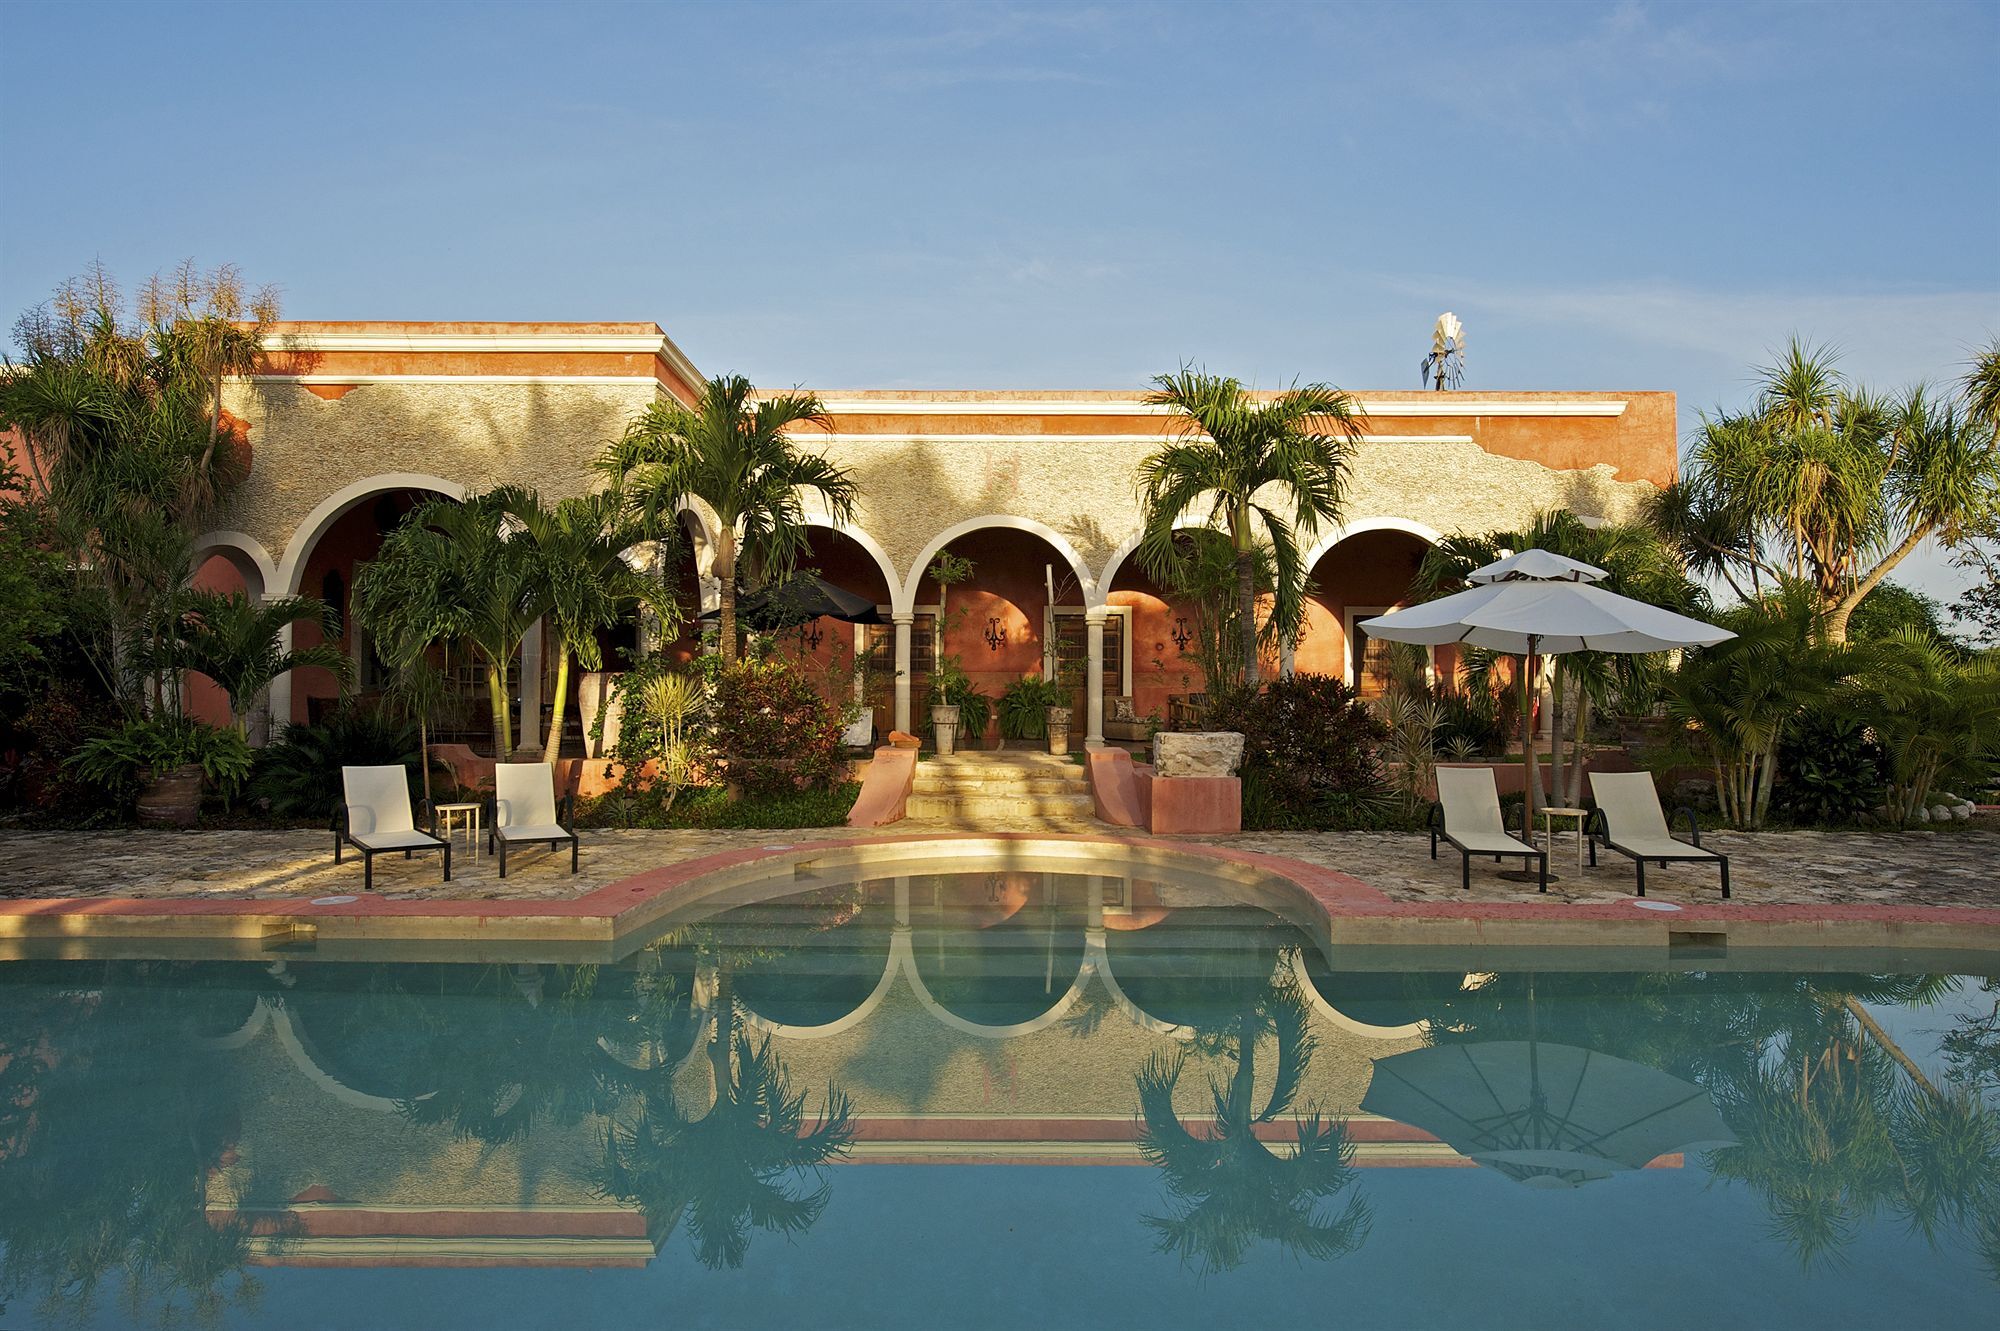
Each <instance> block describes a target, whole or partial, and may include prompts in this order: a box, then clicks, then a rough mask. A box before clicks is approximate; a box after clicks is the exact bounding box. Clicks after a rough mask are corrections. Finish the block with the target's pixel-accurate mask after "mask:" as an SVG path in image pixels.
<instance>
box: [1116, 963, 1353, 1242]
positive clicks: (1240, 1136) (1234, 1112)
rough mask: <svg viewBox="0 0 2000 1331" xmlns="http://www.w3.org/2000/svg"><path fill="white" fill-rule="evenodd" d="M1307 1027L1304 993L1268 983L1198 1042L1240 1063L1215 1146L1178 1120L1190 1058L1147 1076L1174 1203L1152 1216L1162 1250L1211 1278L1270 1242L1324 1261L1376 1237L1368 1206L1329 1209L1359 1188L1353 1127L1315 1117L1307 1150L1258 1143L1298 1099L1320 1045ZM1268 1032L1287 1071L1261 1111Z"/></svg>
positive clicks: (1156, 1059) (1180, 1054)
mask: <svg viewBox="0 0 2000 1331" xmlns="http://www.w3.org/2000/svg"><path fill="white" fill-rule="evenodd" d="M1306 1023H1307V1016H1306V1002H1305V998H1304V995H1302V994H1301V993H1300V992H1299V990H1298V987H1297V985H1296V984H1295V983H1294V982H1292V981H1290V980H1289V979H1281V980H1276V981H1267V982H1266V984H1265V985H1264V986H1263V993H1262V994H1261V995H1258V996H1256V997H1255V998H1254V999H1253V1000H1252V1001H1251V1002H1249V1003H1246V1004H1244V1005H1242V1006H1241V1007H1239V1009H1238V1010H1237V1012H1236V1013H1235V1014H1234V1021H1233V1022H1232V1023H1230V1024H1229V1026H1228V1027H1218V1028H1212V1029H1211V1030H1210V1031H1208V1032H1204V1033H1203V1034H1202V1035H1201V1036H1200V1037H1198V1039H1199V1040H1200V1042H1201V1043H1203V1044H1205V1045H1208V1046H1209V1047H1210V1048H1212V1049H1215V1050H1216V1051H1217V1052H1219V1053H1220V1055H1221V1056H1222V1057H1225V1058H1228V1059H1229V1060H1231V1061H1232V1062H1233V1063H1234V1065H1235V1067H1234V1070H1233V1072H1232V1073H1231V1074H1230V1077H1229V1079H1228V1082H1227V1083H1226V1084H1225V1083H1223V1082H1220V1081H1217V1080H1214V1079H1211V1080H1210V1082H1209V1090H1210V1093H1211V1095H1212V1097H1213V1099H1214V1104H1215V1126H1214V1129H1213V1131H1212V1133H1210V1134H1209V1135H1207V1136H1196V1135H1195V1134H1194V1133H1192V1132H1190V1131H1188V1129H1187V1128H1186V1127H1185V1126H1184V1125H1183V1124H1182V1123H1181V1121H1180V1118H1179V1116H1178V1115H1177V1114H1176V1113H1175V1111H1174V1091H1175V1088H1176V1087H1177V1086H1178V1084H1179V1082H1180V1076H1181V1072H1182V1070H1183V1069H1184V1067H1185V1066H1186V1063H1187V1054H1186V1052H1185V1051H1176V1052H1174V1053H1172V1054H1155V1055H1154V1056H1153V1057H1152V1058H1151V1059H1149V1060H1148V1061H1147V1063H1146V1066H1145V1067H1144V1069H1143V1070H1141V1071H1140V1073H1139V1078H1138V1081H1139V1109H1140V1115H1141V1117H1142V1118H1143V1120H1144V1122H1145V1131H1144V1134H1143V1135H1142V1136H1141V1138H1140V1143H1139V1145H1140V1150H1141V1151H1142V1152H1143V1153H1144V1155H1145V1157H1146V1159H1147V1160H1149V1161H1150V1162H1152V1163H1153V1164H1156V1165H1158V1166H1159V1167H1160V1172H1161V1175H1162V1177H1163V1179H1164V1181H1165V1183H1166V1187H1167V1191H1168V1192H1169V1193H1170V1194H1171V1195H1172V1198H1173V1213H1172V1214H1170V1215H1166V1216H1147V1217H1146V1224H1147V1225H1148V1226H1150V1227H1151V1228H1152V1230H1153V1231H1154V1233H1155V1234H1157V1235H1158V1236H1159V1243H1158V1248H1159V1251H1161V1252H1173V1253H1178V1254H1179V1256H1180V1258H1181V1261H1182V1262H1184V1263H1189V1264H1196V1265H1199V1267H1200V1268H1201V1270H1202V1271H1203V1273H1204V1274H1206V1273H1208V1272H1212V1271H1227V1270H1231V1269H1233V1268H1235V1267H1236V1266H1238V1265H1240V1264H1241V1263H1242V1262H1243V1260H1244V1259H1245V1257H1247V1256H1248V1254H1249V1250H1250V1247H1251V1245H1252V1244H1253V1243H1255V1242H1256V1241H1258V1240H1260V1239H1262V1240H1269V1241H1271V1242H1275V1243H1278V1244H1280V1245H1282V1246H1283V1247H1284V1248H1286V1249H1288V1250H1289V1251H1291V1252H1293V1253H1295V1254H1299V1255H1302V1256H1306V1257H1311V1258H1314V1259H1317V1260H1322V1261H1324V1260H1328V1259H1331V1258H1335V1257H1340V1256H1343V1255H1345V1254H1347V1253H1350V1252H1352V1251H1354V1250H1355V1249H1356V1248H1358V1247H1359V1246H1360V1245H1361V1242H1362V1240H1363V1239H1364V1238H1366V1237H1367V1234H1368V1208H1367V1206H1366V1204H1365V1203H1364V1202H1363V1201H1362V1200H1361V1199H1360V1198H1359V1197H1352V1198H1349V1199H1348V1202H1347V1205H1346V1206H1345V1207H1344V1208H1342V1209H1341V1210H1339V1211H1338V1212H1333V1211H1328V1210H1325V1209H1323V1208H1322V1206H1321V1203H1322V1202H1323V1201H1325V1200H1326V1199H1327V1198H1330V1197H1333V1196H1334V1195H1335V1194H1337V1193H1339V1192H1340V1191H1341V1190H1343V1189H1344V1188H1346V1187H1347V1186H1348V1185H1349V1184H1350V1183H1352V1182H1353V1181H1354V1164H1353V1159H1354V1145H1353V1143H1352V1142H1351V1141H1349V1140H1348V1137H1347V1130H1346V1126H1345V1124H1343V1123H1341V1122H1339V1121H1337V1120H1329V1121H1323V1120H1322V1119H1321V1118H1320V1115H1319V1113H1318V1111H1317V1110H1312V1109H1308V1110H1307V1111H1306V1112H1305V1114H1304V1115H1303V1116H1300V1117H1297V1118H1296V1119H1295V1120H1294V1121H1295V1123H1296V1127H1297V1134H1298V1140H1297V1145H1296V1146H1295V1147H1294V1148H1293V1149H1292V1150H1291V1151H1290V1152H1288V1153H1285V1152H1279V1151H1274V1150H1273V1149H1272V1148H1271V1147H1270V1146H1269V1145H1267V1144H1266V1142H1265V1141H1264V1140H1263V1139H1262V1138H1260V1137H1259V1136H1258V1133H1257V1129H1258V1128H1259V1127H1260V1126H1263V1125H1265V1124H1270V1123H1273V1122H1275V1121H1276V1120H1277V1119H1278V1117H1279V1116H1280V1115H1282V1114H1285V1113H1287V1112H1289V1111H1290V1110H1291V1108H1292V1105H1293V1102H1294V1101H1295V1100H1296V1099H1297V1098H1298V1093H1299V1086H1300V1083H1301V1081H1302V1080H1303V1079H1304V1077H1305V1071H1306V1067H1307V1064H1308V1063H1310V1061H1311V1059H1312V1053H1313V1047H1314V1040H1313V1037H1312V1033H1311V1032H1310V1031H1309V1030H1308V1029H1307V1024H1306ZM1225 1032H1226V1033H1225ZM1266 1034H1269V1035H1271V1036H1273V1037H1274V1038H1275V1042H1276V1044H1277V1052H1278V1063H1277V1068H1276V1071H1275V1076H1274V1082H1273V1085H1272V1087H1271V1091H1270V1094H1269V1096H1268V1097H1266V1099H1265V1103H1264V1107H1263V1108H1262V1109H1261V1110H1259V1109H1257V1108H1256V1107H1255V1104H1256V1081H1257V1071H1256V1051H1257V1044H1258V1042H1259V1040H1260V1039H1262V1038H1263V1037H1264V1036H1265V1035H1266Z"/></svg>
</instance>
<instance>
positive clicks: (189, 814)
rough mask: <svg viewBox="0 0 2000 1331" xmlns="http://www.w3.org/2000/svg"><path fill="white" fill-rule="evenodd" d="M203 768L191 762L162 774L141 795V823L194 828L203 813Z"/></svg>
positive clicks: (147, 784)
mask: <svg viewBox="0 0 2000 1331" xmlns="http://www.w3.org/2000/svg"><path fill="white" fill-rule="evenodd" d="M201 783H202V776H201V768H200V766H199V765H197V764H194V763H189V764H188V765H187V766H185V767H176V768H174V769H173V770H172V771H171V772H162V773H160V774H159V775H158V776H156V777H154V778H153V779H152V780H151V781H148V782H147V783H146V786H145V789H143V790H141V791H140V792H139V821H140V822H142V823H146V824H149V825H150V826H153V827H193V826H194V820H195V815H196V814H198V813H200V812H201Z"/></svg>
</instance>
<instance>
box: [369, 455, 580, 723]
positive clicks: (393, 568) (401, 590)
mask: <svg viewBox="0 0 2000 1331" xmlns="http://www.w3.org/2000/svg"><path fill="white" fill-rule="evenodd" d="M507 517H508V513H507V511H506V509H505V508H504V507H503V506H502V505H501V503H500V501H499V500H498V499H496V498H495V497H494V496H493V495H491V494H486V495H469V496H467V497H466V499H465V500H464V502H462V503H460V502H455V501H453V500H449V499H432V500H429V501H426V502H425V503H423V504H420V505H418V506H417V507H416V508H415V509H414V510H412V511H411V513H410V515H409V516H408V517H407V518H405V519H404V521H403V525H402V526H400V527H398V528H397V529H396V530H395V531H393V532H391V533H389V535H388V536H387V537H386V538H384V540H383V542H382V548H381V551H380V552H379V553H378V554H377V555H376V556H375V558H374V559H373V560H371V561H370V562H369V563H367V564H366V565H364V566H363V567H362V568H361V569H360V570H359V571H358V572H357V573H356V574H355V579H354V605H355V610H356V614H357V615H358V617H359V618H360V620H361V622H362V623H363V624H364V625H365V626H366V627H367V628H368V630H369V632H371V633H373V634H374V635H375V638H376V642H377V645H378V649H380V650H381V651H382V656H383V659H384V660H386V661H387V662H388V663H389V664H390V665H391V666H394V667H397V668H401V667H402V666H404V665H405V664H407V663H409V662H412V661H414V660H416V659H417V658H419V657H421V656H422V655H423V654H424V653H425V652H426V651H427V650H429V649H430V647H431V646H432V645H433V644H437V643H443V644H446V645H451V644H454V643H464V644H465V645H467V646H469V647H470V648H471V649H472V651H473V654H474V655H475V656H476V657H477V658H478V659H479V662H480V665H481V666H482V667H483V668H484V671H485V675H486V696H487V701H488V704H489V705H490V707H491V710H492V715H493V743H494V753H495V755H496V756H497V757H499V758H500V759H501V760H502V761H504V760H505V759H506V758H507V757H508V756H509V755H511V754H512V753H513V751H514V731H513V726H512V724H511V723H510V721H509V718H508V714H507V671H508V667H509V666H510V665H511V664H512V662H513V659H514V653H515V651H516V650H517V649H518V648H519V646H520V644H521V638H522V636H523V635H524V634H526V633H527V631H528V629H529V628H530V627H531V626H532V625H533V624H534V622H535V621H536V620H537V619H539V618H540V617H541V614H542V610H543V608H544V599H543V580H542V578H541V575H540V571H539V567H538V565H539V561H538V559H537V558H536V556H535V552H534V549H533V547H532V545H531V544H530V543H529V542H528V541H526V540H525V539H521V538H519V536H518V535H517V534H516V533H510V532H509V531H508V530H507V529H506V520H507Z"/></svg>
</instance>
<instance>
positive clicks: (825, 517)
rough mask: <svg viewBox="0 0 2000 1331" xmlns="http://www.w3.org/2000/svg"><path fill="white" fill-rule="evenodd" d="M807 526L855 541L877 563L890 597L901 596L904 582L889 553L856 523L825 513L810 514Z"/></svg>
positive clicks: (876, 565)
mask: <svg viewBox="0 0 2000 1331" xmlns="http://www.w3.org/2000/svg"><path fill="white" fill-rule="evenodd" d="M806 525H807V526H808V527H818V528H819V529H820V530H822V531H830V532H834V533H835V534H837V535H840V536H845V537H846V538H847V539H848V540H850V541H853V542H854V543H855V544H856V545H858V546H860V547H861V548H862V549H863V550H865V551H867V552H868V557H869V558H870V559H872V560H874V561H875V567H876V569H877V570H878V571H879V572H880V573H881V574H882V585H883V586H884V587H886V588H888V589H889V596H890V598H891V599H892V601H893V599H894V598H895V597H897V596H899V595H900V594H901V592H902V586H903V580H902V578H900V577H899V576H897V573H896V565H895V563H894V561H892V560H891V559H890V558H889V552H888V551H887V550H885V549H883V548H882V543H881V542H880V541H878V540H876V539H875V538H874V537H873V536H870V535H869V534H868V533H867V532H866V531H864V530H862V529H861V528H860V527H859V526H857V525H855V524H854V523H852V522H841V521H839V520H837V519H835V518H834V517H833V516H832V515H831V514H827V513H824V512H819V513H811V514H809V516H808V517H807V519H806Z"/></svg>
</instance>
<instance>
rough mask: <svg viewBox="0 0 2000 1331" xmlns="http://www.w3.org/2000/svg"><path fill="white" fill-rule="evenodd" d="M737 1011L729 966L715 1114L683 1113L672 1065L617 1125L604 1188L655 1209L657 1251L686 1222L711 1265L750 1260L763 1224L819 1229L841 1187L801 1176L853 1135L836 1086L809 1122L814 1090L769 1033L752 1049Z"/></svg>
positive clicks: (714, 1045) (786, 1230)
mask: <svg viewBox="0 0 2000 1331" xmlns="http://www.w3.org/2000/svg"><path fill="white" fill-rule="evenodd" d="M735 1009H736V1000H735V998H734V996H733V995H732V994H730V993H729V992H728V981H727V972H726V971H725V972H724V975H723V979H722V982H721V985H720V992H719V993H718V995H717V1001H716V1021H715V1033H714V1035H713V1037H712V1038H711V1040H710V1043H709V1061H710V1065H711V1066H712V1067H713V1068H714V1071H715V1102H714V1104H713V1105H712V1106H711V1107H710V1108H709V1110H708V1112H707V1113H706V1114H704V1115H702V1116H701V1117H699V1118H690V1117H689V1116H688V1115H686V1114H684V1113H683V1112H682V1111H681V1106H680V1102H679V1100H678V1098H677V1097H676V1096H675V1094H674V1088H673V1085H672V1080H671V1073H670V1070H666V1069H663V1070H662V1071H661V1072H660V1073H658V1074H657V1075H656V1076H655V1077H654V1078H653V1079H652V1082H651V1084H650V1085H649V1086H647V1088H646V1089H645V1090H644V1091H643V1092H642V1093H641V1095H640V1098H639V1105H638V1109H637V1112H636V1113H635V1114H634V1115H633V1116H631V1117H630V1118H629V1119H627V1118H620V1119H619V1120H618V1121H616V1122H614V1123H613V1125H612V1127H611V1131H610V1133H609V1135H608V1137H607V1139H606V1141H605V1151H604V1182H603V1185H602V1186H603V1189H604V1191H605V1193H606V1194H608V1195H609V1196H612V1197H616V1198H617V1199H619V1200H620V1201H625V1202H634V1203H636V1204H637V1205H638V1206H639V1207H640V1208H641V1209H643V1210H644V1211H645V1213H646V1227H647V1232H648V1236H649V1237H650V1238H651V1239H652V1240H653V1242H654V1243H655V1244H656V1245H657V1244H659V1243H662V1242H664V1241H665V1239H666V1236H667V1235H668V1234H669V1233H670V1232H672V1230H673V1227H674V1226H675V1225H676V1224H677V1223H679V1222H680V1221H681V1220H682V1219H683V1218H685V1219H686V1222H687V1229H688V1235H689V1237H690V1238H691V1239H692V1240H693V1242H694V1248H695V1256H696V1257H697V1258H698V1259H699V1260H700V1261H701V1264H702V1265H703V1266H706V1267H709V1268H710V1269H718V1268H721V1267H725V1266H726V1267H732V1268H733V1267H738V1266H741V1265H743V1258H744V1254H745V1253H746V1252H748V1250H749V1247H750V1231H751V1229H752V1228H753V1227H754V1228H756V1229H761V1230H764V1231H766V1232H768V1233H777V1234H785V1235H792V1234H800V1233H803V1232H804V1231H805V1230H807V1229H809V1228H810V1227H811V1226H812V1224H813V1222H815V1221H816V1220H818V1219H819V1217H820V1213H821V1212H822V1211H824V1210H825V1209H826V1204H827V1199H828V1197H829V1196H830V1194H831V1189H830V1188H829V1187H828V1186H827V1184H826V1183H824V1182H823V1181H822V1182H821V1183H820V1184H819V1186H817V1187H815V1188H812V1189H811V1190H810V1191H806V1190H803V1189H802V1188H801V1186H800V1182H799V1179H798V1177H797V1176H798V1174H799V1173H800V1172H801V1171H804V1170H808V1169H810V1170H817V1169H818V1168H819V1167H820V1166H821V1165H824V1164H825V1163H826V1162H827V1161H829V1160H831V1159H833V1158H834V1157H835V1156H838V1155H842V1154H844V1153H845V1152H846V1150H847V1147H848V1144H849V1143H850V1142H852V1141H853V1140H854V1125H853V1112H854V1111H853V1106H852V1105H851V1104H850V1102H849V1101H848V1098H847V1096H846V1095H845V1094H844V1093H843V1092H841V1091H840V1090H839V1089H838V1088H836V1087H832V1086H829V1087H828V1088H827V1092H826V1108H825V1110H824V1111H823V1112H822V1113H821V1114H820V1115H819V1116H818V1117H816V1118H815V1119H814V1120H813V1121H812V1123H811V1125H810V1126H808V1125H807V1122H806V1118H807V1115H806V1107H805V1103H806V1093H805V1092H804V1091H799V1092H796V1093H794V1092H793V1090H792V1089H791V1084H790V1081H789V1079H788V1078H787V1076H786V1075H785V1065H784V1063H783V1061H782V1060H780V1059H779V1058H778V1057H777V1055H776V1054H774V1053H773V1052H772V1050H771V1041H770V1037H768V1036H766V1037H765V1038H764V1040H763V1041H762V1042H761V1043H759V1044H757V1045H754V1046H753V1045H752V1044H751V1042H750V1037H749V1036H748V1035H747V1034H744V1033H743V1032H741V1031H740V1030H738V1029H737V1026H736V1020H735Z"/></svg>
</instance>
